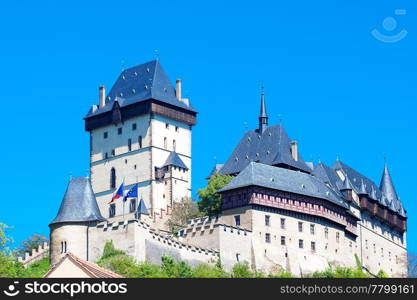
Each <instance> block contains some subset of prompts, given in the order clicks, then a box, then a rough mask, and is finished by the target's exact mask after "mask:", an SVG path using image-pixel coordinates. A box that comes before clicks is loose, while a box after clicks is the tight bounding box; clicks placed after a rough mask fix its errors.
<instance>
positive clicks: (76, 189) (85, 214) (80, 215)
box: [49, 177, 106, 225]
mask: <svg viewBox="0 0 417 300" xmlns="http://www.w3.org/2000/svg"><path fill="white" fill-rule="evenodd" d="M105 220H106V219H105V218H103V216H102V215H101V213H100V209H99V208H98V205H97V201H96V198H95V196H94V193H93V189H92V187H91V183H90V180H89V179H88V178H87V177H77V178H72V179H71V180H70V182H69V184H68V187H67V190H66V192H65V195H64V199H63V200H62V202H61V206H60V208H59V211H58V215H57V216H56V217H55V219H54V220H53V221H52V222H51V224H49V225H52V224H56V223H63V222H87V221H105Z"/></svg>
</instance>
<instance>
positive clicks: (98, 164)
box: [49, 60, 407, 277]
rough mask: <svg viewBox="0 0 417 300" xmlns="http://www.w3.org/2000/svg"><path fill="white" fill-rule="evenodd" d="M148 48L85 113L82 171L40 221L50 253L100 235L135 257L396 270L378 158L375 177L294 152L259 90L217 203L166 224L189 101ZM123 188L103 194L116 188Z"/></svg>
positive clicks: (91, 244)
mask: <svg viewBox="0 0 417 300" xmlns="http://www.w3.org/2000/svg"><path fill="white" fill-rule="evenodd" d="M181 85H182V83H181V80H177V81H176V86H175V88H174V86H172V85H171V83H170V80H169V78H168V76H167V75H166V73H165V72H164V70H163V68H162V66H161V64H160V62H159V61H158V60H155V61H151V62H148V63H145V64H142V65H139V66H136V67H133V68H130V69H126V70H124V71H122V73H121V74H120V76H119V78H118V79H117V80H116V82H115V84H114V85H113V87H112V88H111V90H110V92H108V93H107V95H106V91H105V88H104V87H103V86H100V87H99V104H98V105H93V106H92V107H91V109H90V110H89V112H88V114H87V115H86V116H85V118H84V121H85V130H86V131H87V132H88V133H89V135H90V174H91V175H90V178H87V177H79V178H72V179H71V180H70V182H69V184H68V188H67V190H66V192H65V195H64V198H63V200H62V203H61V206H60V209H59V211H58V214H57V216H56V218H55V219H54V220H53V221H52V222H51V223H50V225H49V227H50V259H51V263H52V264H55V263H57V262H58V261H59V260H60V258H61V257H62V256H64V255H65V254H66V253H68V252H72V253H74V254H76V255H77V256H79V257H81V258H83V259H85V260H88V261H92V262H94V261H96V260H97V259H98V258H99V257H100V256H101V255H102V253H103V248H104V244H105V243H106V241H108V240H112V241H113V243H114V244H115V246H116V247H117V248H119V249H121V250H125V251H126V252H127V253H128V254H129V255H131V256H133V257H134V258H135V259H137V260H138V261H144V260H147V261H150V262H153V263H159V262H160V260H161V256H162V255H170V256H172V257H173V258H175V259H177V260H184V261H187V262H188V263H189V264H191V265H197V264H199V263H209V264H211V263H215V262H216V261H217V260H218V259H220V260H221V262H222V264H223V266H224V267H225V268H226V269H227V270H230V269H231V268H232V267H233V265H234V264H236V263H237V262H248V263H249V265H250V266H251V268H252V269H256V270H262V271H265V272H271V271H278V270H285V271H288V272H291V273H294V274H296V275H298V276H303V275H305V274H308V273H311V272H314V271H317V270H323V269H325V268H327V267H328V265H329V263H331V264H334V265H342V266H355V265H356V260H359V262H360V263H361V264H362V266H363V268H364V269H366V270H367V271H368V272H370V273H371V274H376V273H377V272H378V271H379V270H384V271H385V272H386V273H388V274H389V275H390V276H397V277H399V276H406V275H407V269H406V255H407V249H406V221H407V217H406V211H405V209H404V208H403V205H402V203H401V201H400V199H399V197H398V195H397V193H396V191H395V188H394V185H393V182H392V179H391V176H390V174H389V171H388V167H387V166H386V165H385V167H384V171H383V176H382V180H381V184H380V185H379V186H377V185H376V184H375V183H374V182H373V181H372V180H370V179H368V178H367V177H365V176H363V175H362V174H360V173H359V172H357V171H355V170H354V169H352V168H351V167H349V166H347V165H346V164H344V163H343V162H341V161H336V162H335V164H334V165H333V166H331V167H329V166H326V165H325V164H323V163H319V164H317V165H313V164H312V163H308V162H305V161H304V160H303V159H302V157H301V155H300V154H299V151H298V144H297V142H296V141H292V140H291V139H290V138H289V137H288V135H287V133H286V132H285V130H284V128H283V126H282V125H275V126H269V124H268V116H267V111H266V105H265V97H264V93H263V92H262V95H261V110H260V116H259V127H258V128H257V129H255V130H252V131H248V132H246V133H245V135H244V136H243V137H242V139H241V141H240V142H239V144H238V145H237V147H236V148H235V150H234V151H233V153H232V154H231V156H230V158H229V159H228V160H227V162H226V163H225V164H224V165H216V166H215V168H214V169H213V171H212V174H211V175H214V174H216V173H219V174H227V175H232V176H233V179H232V181H231V182H230V183H229V184H228V185H227V186H225V187H224V188H223V189H221V190H220V191H219V192H220V193H221V196H222V213H221V214H220V215H219V216H217V217H211V218H209V217H207V218H201V219H196V220H191V221H190V222H189V224H188V225H187V227H185V228H183V229H182V230H180V231H179V232H178V235H177V236H172V235H170V234H168V232H167V227H166V221H167V218H168V217H169V215H170V213H171V210H172V207H173V205H174V204H175V203H176V202H177V201H179V200H181V199H182V198H184V197H190V196H191V170H192V165H191V164H192V153H191V137H192V127H193V126H194V125H195V124H196V116H197V111H196V110H195V109H194V108H193V106H192V105H191V103H190V101H189V99H185V98H183V97H182V93H181ZM121 184H123V185H124V187H125V189H131V188H132V187H134V186H136V185H137V187H138V190H137V193H136V195H135V197H121V198H119V199H117V200H115V201H112V198H113V195H114V194H115V193H116V191H117V188H118V187H119V186H120V185H121Z"/></svg>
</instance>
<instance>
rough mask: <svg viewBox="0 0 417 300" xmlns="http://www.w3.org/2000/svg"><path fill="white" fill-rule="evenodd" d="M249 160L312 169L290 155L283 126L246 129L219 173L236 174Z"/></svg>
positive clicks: (300, 159)
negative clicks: (262, 129) (260, 130)
mask: <svg viewBox="0 0 417 300" xmlns="http://www.w3.org/2000/svg"><path fill="white" fill-rule="evenodd" d="M250 162H259V163H262V164H267V165H286V166H290V167H292V168H295V169H298V170H302V171H304V172H308V173H310V172H311V171H312V170H311V169H310V168H309V167H308V166H307V165H306V163H305V162H304V161H303V159H302V158H301V155H298V161H296V160H294V159H293V158H292V155H291V140H290V139H289V137H288V135H287V133H286V132H285V130H284V128H283V126H281V125H275V126H270V127H267V128H266V130H265V131H264V132H262V133H261V132H259V130H252V131H248V132H247V133H246V134H245V135H244V136H243V138H242V139H241V140H240V142H239V144H238V145H237V147H236V148H235V150H234V151H233V153H232V155H231V156H230V157H229V159H228V160H227V161H226V163H225V164H224V166H223V168H221V169H220V171H219V173H220V174H223V175H224V174H237V173H239V172H240V171H242V170H243V169H244V168H245V167H246V166H247V165H249V163H250Z"/></svg>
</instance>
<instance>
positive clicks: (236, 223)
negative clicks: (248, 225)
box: [235, 216, 240, 226]
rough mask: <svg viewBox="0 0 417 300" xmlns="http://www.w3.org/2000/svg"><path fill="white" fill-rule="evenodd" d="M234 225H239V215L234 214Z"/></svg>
mask: <svg viewBox="0 0 417 300" xmlns="http://www.w3.org/2000/svg"><path fill="white" fill-rule="evenodd" d="M235 225H236V226H240V216H235Z"/></svg>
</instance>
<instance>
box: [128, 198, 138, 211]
mask: <svg viewBox="0 0 417 300" xmlns="http://www.w3.org/2000/svg"><path fill="white" fill-rule="evenodd" d="M135 210H136V199H130V205H129V212H131V213H132V212H134V211H135Z"/></svg>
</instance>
